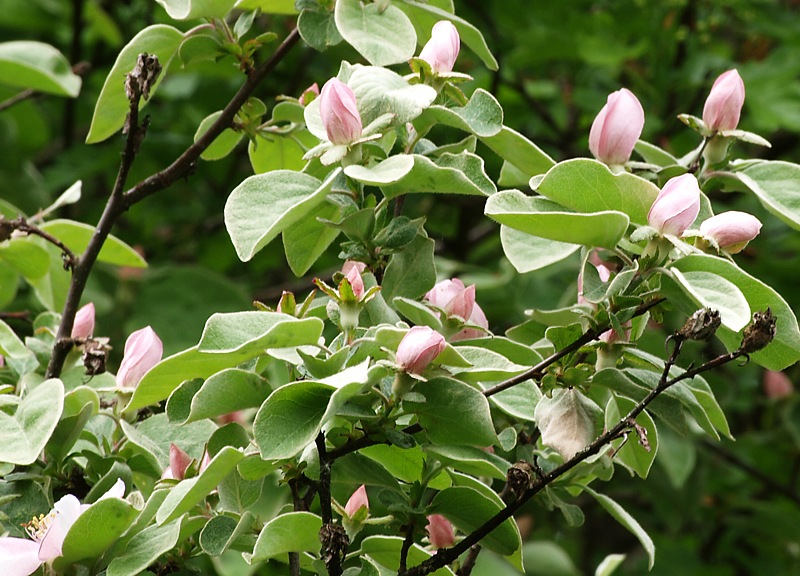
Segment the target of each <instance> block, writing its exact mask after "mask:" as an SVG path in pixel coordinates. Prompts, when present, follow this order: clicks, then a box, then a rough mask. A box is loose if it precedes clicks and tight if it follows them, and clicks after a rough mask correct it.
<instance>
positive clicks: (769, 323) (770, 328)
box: [739, 308, 777, 354]
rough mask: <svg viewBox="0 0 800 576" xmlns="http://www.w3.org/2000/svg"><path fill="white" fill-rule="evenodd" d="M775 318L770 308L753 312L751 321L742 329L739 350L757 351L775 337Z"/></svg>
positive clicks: (747, 352)
mask: <svg viewBox="0 0 800 576" xmlns="http://www.w3.org/2000/svg"><path fill="white" fill-rule="evenodd" d="M776 323H777V318H775V316H774V315H773V314H772V310H770V309H769V308H767V309H766V310H765V311H764V312H756V313H754V314H753V321H752V322H751V323H750V325H749V326H747V327H746V328H745V329H744V336H743V337H742V345H741V346H740V347H739V352H742V353H744V354H751V353H753V352H758V351H759V350H761V349H762V348H764V347H765V346H766V345H767V344H769V343H770V342H772V339H773V338H775V332H776Z"/></svg>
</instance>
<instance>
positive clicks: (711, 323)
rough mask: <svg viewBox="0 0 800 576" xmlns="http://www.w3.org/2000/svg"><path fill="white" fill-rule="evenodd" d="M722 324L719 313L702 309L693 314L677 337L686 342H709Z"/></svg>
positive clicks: (709, 309)
mask: <svg viewBox="0 0 800 576" xmlns="http://www.w3.org/2000/svg"><path fill="white" fill-rule="evenodd" d="M721 323H722V318H720V315H719V312H717V311H716V310H712V309H711V308H701V309H700V310H698V311H697V312H695V313H694V314H692V315H691V316H690V317H689V319H688V320H686V323H685V324H684V325H683V328H681V329H680V330H678V332H677V333H676V336H680V337H683V338H685V339H686V340H708V339H709V338H711V337H712V336H713V335H714V333H715V332H716V331H717V328H719V327H720V324H721Z"/></svg>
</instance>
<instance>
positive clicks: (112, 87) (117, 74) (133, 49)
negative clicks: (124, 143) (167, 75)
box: [86, 24, 183, 144]
mask: <svg viewBox="0 0 800 576" xmlns="http://www.w3.org/2000/svg"><path fill="white" fill-rule="evenodd" d="M182 40H183V32H181V31H180V30H178V29H177V28H173V27H172V26H167V25H165V24H155V25H153V26H148V27H147V28H145V29H144V30H142V31H141V32H139V33H138V34H137V35H136V36H134V37H133V39H132V40H131V41H130V42H128V44H127V45H126V46H125V48H123V49H122V52H120V53H119V56H117V61H116V62H114V66H113V67H112V68H111V72H109V73H108V76H107V77H106V81H105V83H104V84H103V89H102V90H101V91H100V97H99V98H98V99H97V104H96V105H95V108H94V116H92V125H91V126H90V127H89V134H87V135H86V143H87V144H95V143H97V142H102V141H103V140H105V139H106V138H108V137H109V136H111V135H113V134H114V133H116V132H117V130H119V129H120V128H122V125H123V124H124V123H125V117H126V116H127V114H128V111H129V110H130V103H129V102H128V98H127V97H126V96H125V76H126V75H127V74H128V73H129V72H130V71H131V70H133V67H134V66H135V64H136V59H137V58H138V57H139V54H141V53H142V52H147V53H148V54H154V55H155V56H156V57H158V61H159V63H160V64H161V68H162V74H161V75H160V76H159V77H158V79H157V81H156V84H155V86H153V87H152V88H151V90H150V97H151V98H152V96H153V93H154V92H155V90H156V88H157V87H158V85H159V83H160V82H161V80H163V78H164V72H165V71H166V69H167V68H168V67H169V63H170V62H171V61H172V58H173V56H175V53H176V52H177V51H178V46H180V43H181V41H182ZM146 103H147V101H146V100H145V101H143V102H142V103H140V104H139V108H140V109H141V108H143V107H144V106H145V104H146Z"/></svg>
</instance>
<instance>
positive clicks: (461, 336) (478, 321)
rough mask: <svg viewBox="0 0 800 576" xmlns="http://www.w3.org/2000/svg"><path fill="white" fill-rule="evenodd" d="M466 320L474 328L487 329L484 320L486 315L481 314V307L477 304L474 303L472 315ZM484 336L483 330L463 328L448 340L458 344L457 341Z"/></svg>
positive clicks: (485, 320)
mask: <svg viewBox="0 0 800 576" xmlns="http://www.w3.org/2000/svg"><path fill="white" fill-rule="evenodd" d="M468 320H469V323H470V324H475V325H476V326H480V327H481V328H485V329H486V330H488V329H489V321H488V320H487V319H486V314H484V313H483V310H481V307H480V306H478V303H477V302H476V303H475V306H473V308H472V314H470V315H469V318H468ZM484 336H486V332H484V331H483V330H478V329H477V328H464V329H463V330H462V331H461V332H458V333H456V334H455V335H453V336H451V337H450V340H451V341H452V342H458V341H459V340H469V339H471V338H483V337H484Z"/></svg>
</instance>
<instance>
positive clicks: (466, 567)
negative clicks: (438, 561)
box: [456, 544, 481, 576]
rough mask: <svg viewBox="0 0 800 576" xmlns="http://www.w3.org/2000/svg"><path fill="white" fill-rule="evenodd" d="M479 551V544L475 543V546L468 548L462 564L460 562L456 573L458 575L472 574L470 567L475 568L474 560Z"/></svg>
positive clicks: (467, 575)
mask: <svg viewBox="0 0 800 576" xmlns="http://www.w3.org/2000/svg"><path fill="white" fill-rule="evenodd" d="M480 553H481V545H480V544H475V546H473V547H472V548H470V550H469V554H467V557H466V558H465V559H464V562H463V564H461V567H460V568H459V569H458V571H457V572H456V574H457V575H458V576H470V574H472V569H473V568H475V562H476V561H477V560H478V554H480Z"/></svg>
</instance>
